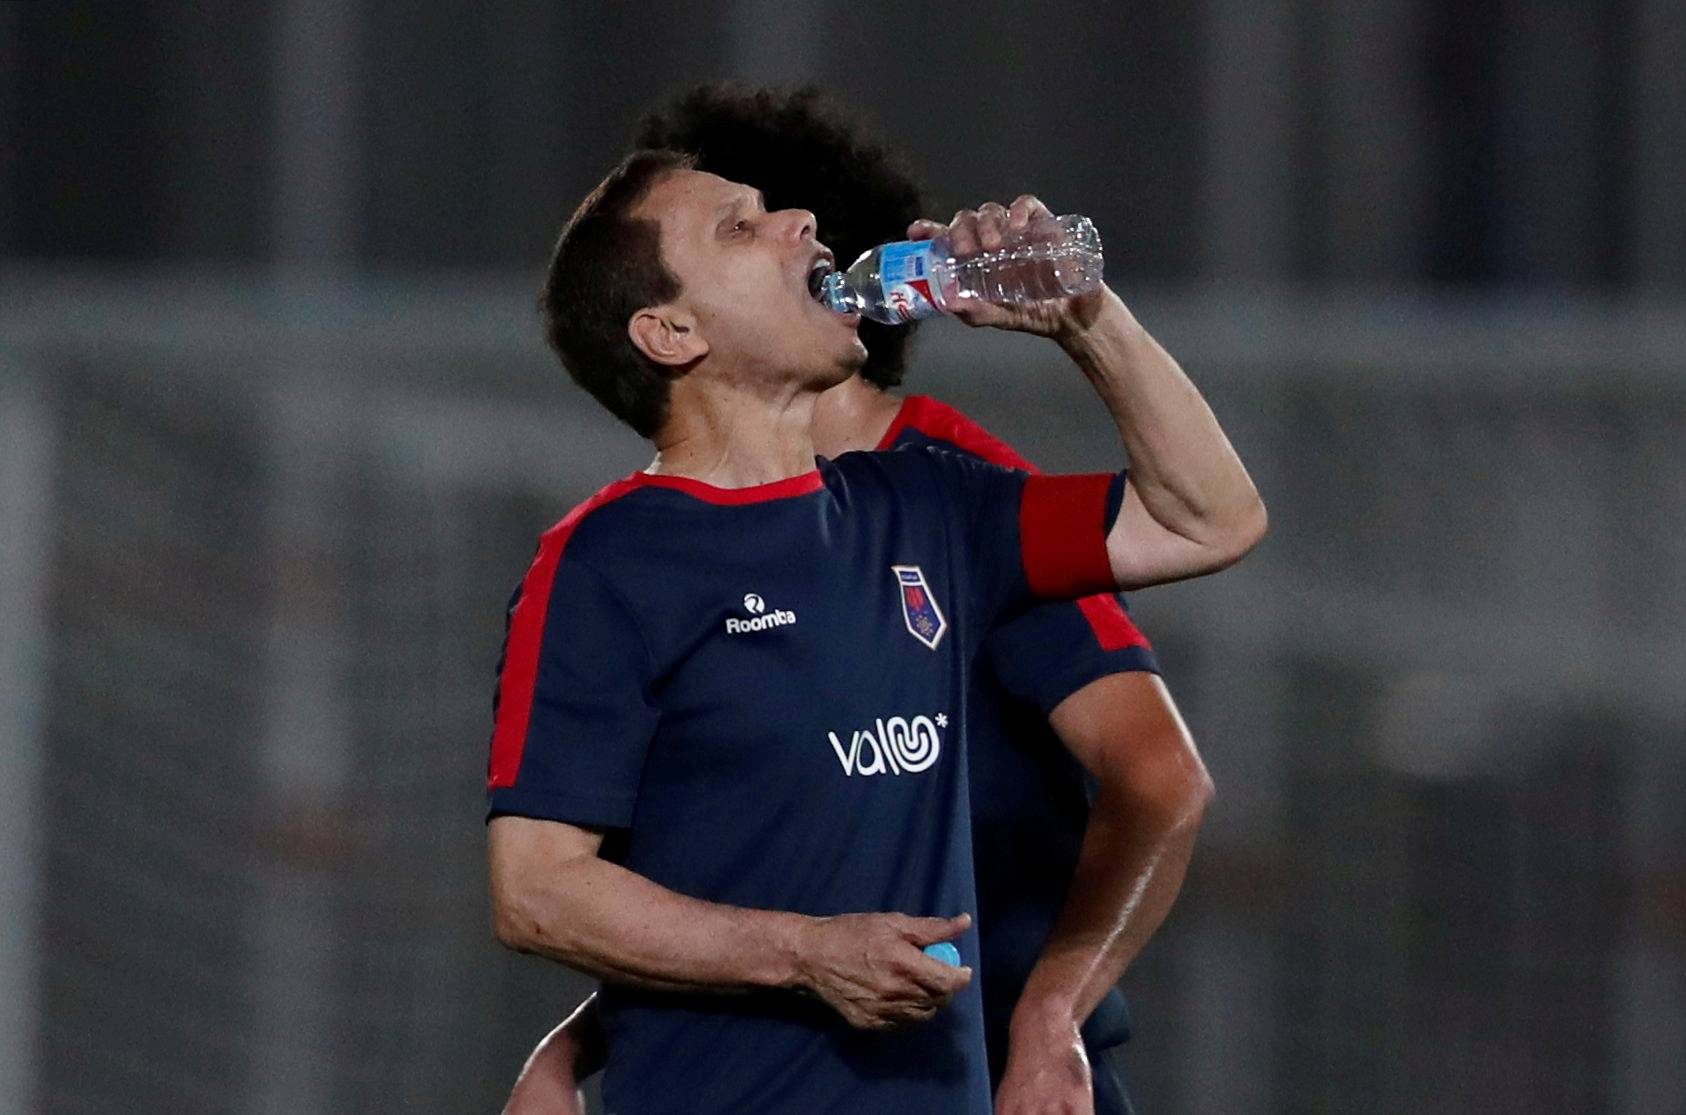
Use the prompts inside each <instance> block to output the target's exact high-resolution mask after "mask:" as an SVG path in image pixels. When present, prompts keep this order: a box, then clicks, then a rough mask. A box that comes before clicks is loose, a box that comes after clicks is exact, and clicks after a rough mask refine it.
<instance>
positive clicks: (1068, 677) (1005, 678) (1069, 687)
mask: <svg viewBox="0 0 1686 1115" xmlns="http://www.w3.org/2000/svg"><path fill="white" fill-rule="evenodd" d="M984 655H985V661H986V662H987V663H988V667H989V669H990V672H991V673H992V674H993V676H994V677H995V679H996V681H997V682H999V683H1000V685H1001V687H1002V688H1003V689H1004V690H1006V691H1007V692H1008V693H1011V694H1012V695H1013V696H1015V697H1017V698H1019V699H1020V700H1022V701H1027V702H1029V703H1031V704H1033V705H1035V706H1036V707H1037V708H1039V709H1041V710H1042V712H1043V713H1044V714H1047V713H1049V712H1052V711H1053V710H1054V708H1055V707H1056V706H1057V705H1058V704H1059V703H1060V702H1061V701H1063V700H1065V699H1066V698H1067V697H1069V696H1071V695H1072V694H1073V693H1075V692H1077V691H1078V690H1079V689H1082V688H1083V687H1084V686H1086V685H1088V684H1089V683H1090V682H1092V681H1097V680H1099V679H1100V678H1103V677H1107V676H1109V675H1111V674H1124V673H1140V672H1147V673H1155V674H1157V673H1158V672H1159V663H1158V660H1157V659H1156V658H1155V657H1154V653H1153V646H1152V644H1150V643H1149V642H1148V639H1147V636H1145V635H1143V634H1142V632H1141V630H1140V629H1139V628H1138V627H1137V626H1136V624H1135V622H1134V621H1133V620H1132V619H1131V618H1130V614H1129V612H1128V611H1127V610H1126V609H1125V606H1124V598H1123V597H1122V596H1115V595H1099V596H1086V597H1084V598H1083V599H1082V600H1078V601H1074V602H1072V603H1069V604H1043V605H1041V606H1039V607H1036V608H1032V609H1031V610H1030V611H1028V612H1026V613H1025V614H1024V615H1022V616H1019V617H1018V618H1017V619H1014V620H1013V621H1012V622H1010V623H1007V624H1004V625H1002V626H1001V627H999V628H997V629H996V630H995V631H993V632H992V633H991V634H990V636H989V638H988V639H987V640H986V642H985V643H984Z"/></svg>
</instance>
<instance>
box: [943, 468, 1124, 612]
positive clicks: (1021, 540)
mask: <svg viewBox="0 0 1686 1115" xmlns="http://www.w3.org/2000/svg"><path fill="white" fill-rule="evenodd" d="M926 452H927V454H928V455H929V458H930V459H931V461H932V462H933V465H934V467H935V468H936V470H937V473H938V475H939V477H940V478H941V480H942V482H943V484H944V486H945V487H946V488H947V489H948V490H949V492H950V494H951V497H952V498H953V499H954V500H955V502H956V504H957V506H958V507H959V509H960V519H961V522H962V529H963V531H964V532H965V538H964V541H965V545H966V550H967V564H968V566H969V568H970V570H971V576H972V582H973V589H974V601H973V602H974V604H975V605H976V606H977V607H978V608H980V609H981V612H980V615H982V616H983V617H984V618H985V619H986V621H988V622H991V623H993V622H994V621H995V620H997V619H999V618H1001V617H1003V616H1004V615H1007V614H1010V613H1014V612H1017V611H1020V610H1022V609H1024V608H1025V607H1028V606H1029V605H1031V604H1032V603H1034V602H1036V601H1039V600H1075V599H1077V598H1078V597H1080V596H1085V595H1088V594H1091V593H1095V592H1105V591H1110V590H1111V589H1113V588H1114V587H1115V581H1114V577H1113V574H1112V564H1111V561H1110V559H1109V558H1108V557H1107V552H1106V536H1107V532H1108V531H1109V530H1110V529H1111V528H1112V523H1113V521H1114V520H1115V519H1116V518H1117V517H1118V510H1119V507H1120V505H1121V503H1122V500H1123V495H1124V474H1123V473H1118V474H1111V473H1101V474H1096V475H1076V476H1043V475H1034V474H1030V473H1026V472H1024V471H1023V470H1019V469H1010V468H1005V467H1002V466H1000V465H995V464H990V463H988V462H985V461H980V460H978V459H976V458H974V457H970V456H965V455H961V454H958V453H952V452H946V451H943V450H940V449H931V450H927V451H926Z"/></svg>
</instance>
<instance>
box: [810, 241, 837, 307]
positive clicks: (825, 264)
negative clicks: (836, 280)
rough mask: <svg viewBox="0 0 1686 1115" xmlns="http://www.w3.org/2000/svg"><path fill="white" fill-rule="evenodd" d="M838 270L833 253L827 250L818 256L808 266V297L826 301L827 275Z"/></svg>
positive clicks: (817, 300)
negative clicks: (832, 256)
mask: <svg viewBox="0 0 1686 1115" xmlns="http://www.w3.org/2000/svg"><path fill="white" fill-rule="evenodd" d="M835 270H837V264H836V262H835V261H834V260H833V259H832V258H831V253H830V252H826V253H824V254H822V255H819V256H816V257H815V258H814V262H813V263H811V264H810V265H809V266H808V297H809V298H812V299H813V300H814V301H816V302H821V303H823V302H824V301H825V280H826V276H827V275H830V274H831V273H832V272H833V271H835Z"/></svg>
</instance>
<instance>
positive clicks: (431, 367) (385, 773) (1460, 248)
mask: <svg viewBox="0 0 1686 1115" xmlns="http://www.w3.org/2000/svg"><path fill="white" fill-rule="evenodd" d="M726 77H737V78H741V79H745V80H750V81H765V82H777V83H785V84H795V83H801V82H807V81H814V82H818V83H820V84H822V85H824V86H826V87H828V88H830V89H832V90H834V91H835V92H836V93H838V94H839V95H840V96H841V97H842V98H844V99H845V100H846V101H847V102H848V103H850V104H852V105H853V106H855V107H857V108H858V109H859V110H860V112H861V113H862V114H863V115H865V116H866V118H867V119H868V120H870V121H872V122H873V123H874V124H875V126H876V129H877V131H878V133H879V134H880V135H881V137H882V138H883V139H884V140H885V142H886V143H887V144H888V145H889V146H890V147H892V148H893V149H895V150H897V151H899V152H900V153H901V154H902V155H903V157H904V159H905V161H906V162H907V164H908V165H909V166H910V167H911V168H912V169H913V170H914V172H915V173H916V175H917V176H918V177H919V178H920V180H921V181H922V183H923V185H924V186H925V188H926V190H927V192H928V195H929V196H930V197H932V198H934V199H937V201H938V203H939V205H938V211H937V212H936V213H935V214H934V215H937V216H946V215H947V214H948V213H949V212H952V210H953V209H954V208H957V207H958V206H960V205H963V204H965V205H970V204H976V203H977V202H979V201H982V200H985V199H991V198H997V199H1002V200H1007V199H1010V198H1011V197H1012V196H1014V195H1016V194H1018V193H1019V192H1021V191H1025V190H1032V191H1035V192H1037V193H1039V194H1040V195H1041V196H1042V197H1043V198H1045V199H1047V200H1048V201H1049V203H1050V204H1051V205H1052V206H1053V207H1054V209H1055V210H1056V211H1058V212H1069V211H1077V212H1084V213H1089V214H1091V215H1093V216H1094V217H1095V218H1096V221H1097V223H1098V225H1099V227H1100V229H1101V231H1102V233H1103V235H1104V236H1105V239H1106V245H1107V254H1108V262H1109V267H1108V278H1109V281H1110V282H1112V283H1113V285H1114V286H1115V287H1117V288H1118V289H1119V290H1120V291H1121V293H1123V294H1124V296H1125V297H1126V299H1127V300H1128V301H1129V302H1130V303H1131V305H1132V306H1133V308H1134V309H1135V310H1136V312H1137V314H1138V316H1140V317H1141V319H1142V320H1143V321H1144V322H1145V323H1146V324H1147V325H1148V327H1149V328H1150V329H1152V330H1153V331H1154V332H1155V333H1156V334H1157V335H1158V336H1159V337H1160V338H1161V339H1162V340H1163V341H1164V342H1165V343H1166V344H1167V346H1168V347H1169V348H1170V349H1171V350H1172V351H1173V352H1174V353H1176V354H1177V355H1178V356H1179V357H1180V358H1181V359H1182V361H1183V363H1184V365H1185V366H1186V367H1187V368H1188V370H1189V371H1190V373H1191V375H1192V376H1193V377H1194V379H1195V380H1196V381H1197V382H1198V383H1199V384H1200V385H1201V386H1202V387H1203V389H1204V390H1205V391H1206V392H1207V394H1208V397H1209V398H1210V399H1211V401H1212V402H1213V405H1214V407H1215V409H1216V410H1217V411H1218V413H1219V415H1220V417H1221V418H1222V420H1223V421H1224V423H1225V425H1226V427H1227V428H1228V430H1229V431H1230V434H1231V437H1232V439H1233V440H1234V441H1235V442H1236V444H1237V446H1238V448H1239V449H1240V451H1241V453H1242V456H1243V457H1244V458H1245V460H1246V461H1247V463H1248V464H1249V466H1250V467H1251V469H1252V471H1253V474H1254V476H1255V478H1256V480H1257V482H1258V484H1259V487H1260V489H1261V490H1262V491H1263V493H1264V495H1265V498H1266V500H1267V502H1268V503H1269V505H1270V509H1271V522H1272V531H1271V536H1270V538H1269V539H1268V540H1267V542H1266V544H1265V545H1264V546H1263V547H1262V548H1261V549H1260V550H1259V551H1258V552H1257V553H1256V554H1255V555H1254V556H1253V557H1251V558H1250V559H1249V560H1248V561H1247V562H1245V563H1244V564H1243V565H1241V566H1239V567H1238V568H1236V569H1234V570H1232V571H1230V572H1227V573H1224V574H1223V575H1221V576H1219V577H1216V578H1212V579H1208V580H1203V581H1198V582H1195V583H1192V584H1187V585H1181V586H1175V587H1171V588H1167V589H1160V590H1153V591H1149V592H1145V593H1142V594H1139V595H1138V596H1137V597H1136V598H1135V601H1134V605H1135V609H1136V613H1137V618H1138V620H1139V621H1140V622H1141V624H1142V626H1143V627H1144V628H1145V629H1146V630H1147V631H1148V633H1149V634H1150V635H1151V636H1152V638H1153V639H1154V641H1155V643H1156V644H1157V646H1158V649H1159V651H1160V657H1161V660H1162V661H1163V663H1164V664H1165V668H1166V675H1167V679H1168V681H1169V682H1170V685H1171V688H1172V690H1173V692H1174V693H1175V694H1176V696H1177V698H1178V700H1179V701H1180V703H1181V704H1182V707H1183V709H1184V710H1185V712H1186V714H1187V717H1188V720H1189V722H1190V724H1191V726H1192V728H1193V729H1194V733H1195V735H1196V737H1197V738H1198V740H1199V742H1200V745H1201V747H1202V750H1203V752H1204V754H1205V757H1206V759H1207V762H1208V764H1209V766H1210V768H1211V771H1212V773H1213V776H1214V778H1215V780H1216V783H1217V787H1218V796H1217V800H1216V802H1215V804H1214V806H1213V808H1212V810H1211V811H1210V813H1209V814H1208V820H1207V822H1206V827H1205V830H1204V834H1203V836H1202V844H1201V849H1200V851H1199V852H1198V853H1197V856H1196V860H1195V864H1194V868H1193V872H1192V875H1191V877H1190V879H1189V883H1188V886H1187V889H1186V892H1185V893H1184V896H1183V898H1182V900H1181V902H1180V905H1179V906H1178V908H1177V909H1176V911H1175V912H1174V913H1173V914H1172V916H1171V919H1170V921H1169V922H1168V923H1167V925H1166V926H1165V928H1164V930H1163V931H1162V932H1161V933H1160V934H1159V936H1158V938H1157V939H1156V940H1155V941H1154V943H1153V944H1152V945H1151V946H1150V947H1149V949H1148V950H1147V952H1146V953H1145V954H1144V955H1143V957H1142V958H1141V959H1140V961H1139V962H1138V963H1137V964H1136V965H1135V966H1134V967H1133V968H1132V970H1131V971H1130V972H1129V973H1128V975H1127V978H1126V981H1125V986H1126V989H1127V991H1128V992H1129V993H1130V994H1131V996H1132V999H1133V1004H1134V1008H1135V1012H1136V1015H1137V1022H1138V1031H1139V1036H1138V1037H1137V1039H1136V1040H1135V1041H1133V1042H1132V1043H1131V1044H1130V1045H1129V1046H1128V1047H1127V1049H1126V1051H1125V1054H1124V1061H1125V1064H1126V1065H1127V1071H1128V1072H1129V1074H1130V1075H1131V1076H1132V1077H1133V1078H1134V1080H1135V1081H1136V1084H1137V1087H1138V1089H1139V1092H1140V1095H1141V1098H1142V1100H1143V1101H1144V1104H1143V1106H1144V1110H1145V1111H1146V1112H1149V1113H1160V1115H1169V1113H1218V1115H1227V1113H1233V1112H1255V1111H1282V1112H1309V1111H1320V1112H1350V1111H1356V1110H1369V1111H1379V1112H1406V1111H1412V1112H1415V1111H1419V1110H1424V1109H1428V1110H1435V1111H1448V1112H1451V1111H1456V1112H1477V1111H1479V1112H1497V1111H1505V1112H1509V1111H1516V1112H1523V1111H1527V1112H1542V1111H1553V1112H1556V1111H1563V1112H1581V1113H1585V1112H1610V1113H1629V1115H1657V1113H1665V1115H1667V1113H1675V1112H1681V1111H1686V1098H1683V1097H1686V453H1683V452H1682V446H1683V443H1686V2H1683V0H1581V2H1574V3H1568V2H1556V0H1553V2H1536V3H1522V2H1519V0H1507V2H1487V3H1480V2H1476V3H1471V2H1469V0H1178V2H1167V3H1158V4H1145V3H1142V4H1096V3H1094V2H1093V0H1041V2H1039V3H1037V4H1034V5H1028V6H1027V5H1023V4H1007V3H1001V2H996V0H984V2H978V3H972V4H967V5H958V4H954V5H910V6H908V7H907V8H906V9H897V8H891V7H890V6H888V5H875V4H861V5H854V6H850V7H845V6H843V5H837V4H830V3H822V2H818V0H739V2H736V3H722V4H712V5H710V4H693V3H683V2H679V0H653V2H649V3H641V4H572V3H539V2H529V3H517V2H512V0H494V2H490V3H467V2H455V0H453V2H438V0H435V2H429V3H397V2H394V0H276V2H272V3H268V4H241V5H205V4H199V3H190V2H187V0H146V2H131V3H122V4H117V3H108V4H85V3H52V2H41V3H33V2H25V3H16V2H14V3H0V852H3V855H0V1111H8V1112H10V1111H16V1112H25V1111H31V1112H33V1111H41V1112H67V1113H68V1112H108V1111H146V1112H154V1111H156V1112H200V1111H206V1112H210V1111H231V1112H235V1111H237V1112H255V1113H266V1115H268V1113H274V1115H283V1113H286V1115H294V1113H297V1115H306V1113H312V1112H342V1111H343V1112H351V1111H379V1110H404V1111H418V1112H420V1111H438V1112H461V1111H489V1110H494V1109H495V1108H496V1106H497V1104H498V1103H499V1102H500V1101H501V1099H502V1096H503V1095H504V1093H505V1091H506V1089H507V1087H508V1085H509V1083H510V1082H511V1081H512V1079H513V1077H514V1074H515V1072H516V1070H517V1069H518V1067H519V1066H520V1063H521V1060H522V1058H523V1056H524V1054H525V1052H526V1051H527V1049H528V1048H529V1047H530V1045H531V1043H532V1042H533V1041H534V1040H536V1039H537V1038H538V1037H539V1035H540V1034H541V1033H542V1032H543V1031H544V1030H545V1029H546V1028H547V1027H548V1026H549V1025H550V1024H551V1023H552V1022H553V1021H555V1020H556V1019H557V1018H558V1017H559V1016H560V1015H561V1013H563V1012H564V1011H565V1010H566V1009H567V1008H568V1007H570V1006H571V1005H572V1003H573V1002H574V1001H575V998H576V996H577V994H578V993H579V989H580V986H581V984H580V981H578V980H577V979H575V978H573V977H571V976H570V975H569V974H568V973H566V972H564V971H563V970H561V969H560V968H558V967H557V966H555V965H552V964H548V963H546V962H542V961H538V960H534V959H526V958H520V957H515V956H513V955H510V954H507V953H505V952H504V951H502V950H500V949H499V947H498V946H497V945H496V944H495V943H494V941H493V938H492V935H491V931H490V926H489V915H488V909H487V901H486V897H485V882H484V868H483V843H484V837H483V828H482V811H483V796H482V786H483V779H484V769H485V761H486V745H487V738H488V733H489V726H490V696H491V684H492V669H493V665H494V662H495V660H496V657H497V652H498V644H499V639H500V637H501V631H502V619H503V616H502V612H503V608H504V604H505V601H506V600H507V597H508V593H509V591H510V589H511V587H512V586H513V585H514V584H515V582H516V581H517V580H518V578H519V577H520V575H521V573H522V571H523V570H524V568H525V566H526V563H527V561H528V560H529V558H530V556H531V554H532V550H533V545H534V541H535V539H536V536H537V534H538V533H539V532H540V531H541V530H543V529H544V528H545V527H547V526H548V525H549V524H551V523H552V522H554V521H555V520H556V519H557V518H559V517H560V516H561V515H562V514H563V513H564V512H566V511H567V510H568V508H570V507H571V506H572V505H573V504H574V503H575V502H576V501H578V500H579V499H581V498H583V497H584V496H586V495H588V494H589V493H591V492H593V491H595V490H596V489H598V488H599V487H601V486H602V485H603V484H605V483H607V482H608V481H610V480H613V479H616V478H618V477H620V476H622V475H624V474H626V473H627V472H629V471H631V470H633V469H635V468H638V467H641V466H642V465H643V464H644V463H645V461H646V458H647V452H646V450H645V448H644V447H643V445H642V444H641V443H639V442H638V441H637V440H636V439H635V438H634V437H633V436H632V435H631V434H630V433H628V432H626V431H624V430H622V429H619V428H617V427H616V426H615V424H614V423H613V422H612V421H611V420H610V419H608V418H607V417H606V416H605V415H603V414H601V413H599V411H598V409H597V407H596V406H595V404H593V403H591V401H590V400H589V399H588V398H587V397H586V396H584V395H583V394H582V393H581V392H579V391H577V390H576V389H574V388H573V387H572V386H571V385H570V384H569V383H567V382H566V380H565V377H564V376H563V374H562V372H561V371H560V369H559V368H558V367H557V366H556V365H555V363H554V361H553V360H552V359H551V358H550V356H549V355H548V353H547V352H546V350H545V349H544V347H543V344H542V340H541V337H540V332H539V327H538V322H537V317H536V314H535V312H534V309H533V304H534V299H535V296H536V292H537V287H538V282H539V276H540V275H541V273H542V270H543V267H544V263H545V260H546V258H547V255H548V251H549V247H550V243H551V240H552V238H553V237H554V235H555V232H556V230H557V228H558V227H559V225H560V222H561V220H562V219H563V217H565V216H566V214H567V212H568V211H569V210H570V209H571V208H572V207H573V205H574V203H575V202H576V201H577V199H578V198H579V197H580V196H581V195H582V194H583V192H584V191H585V190H586V189H587V188H588V187H589V186H590V185H591V184H592V183H594V182H595V181H596V180H597V178H598V177H599V176H600V175H601V174H602V173H603V172H604V171H605V170H606V169H607V167H608V166H609V165H610V163H611V162H612V161H613V160H614V158H615V157H616V156H617V154H618V153H619V151H620V149H621V148H622V146H623V145H624V143H625V142H626V140H627V138H628V137H629V136H630V134H631V132H632V130H633V128H634V126H635V125H636V123H637V122H638V120H639V118H640V116H641V114H642V113H643V112H644V111H645V110H646V109H647V108H649V107H650V106H651V105H652V104H654V103H656V102H658V101H660V100H663V99H665V98H666V97H668V96H669V95H671V94H674V93H677V92H679V91H680V90H682V89H683V88H685V87H687V86H689V85H690V84H692V83H695V82H699V81H705V80H715V79H720V78H726ZM821 234H822V238H823V234H824V230H823V229H822V230H821ZM911 367H912V368H913V372H912V374H911V375H910V377H909V386H910V388H912V389H914V390H917V391H921V392H928V393H931V394H935V395H937V396H939V397H942V398H945V399H947V400H949V401H952V402H954V403H956V404H958V405H959V406H961V407H962V408H963V409H965V410H967V411H969V412H971V413H972V414H973V415H974V416H975V417H977V418H978V419H979V420H981V421H982V422H984V423H985V424H986V425H987V426H990V427H992V428H993V429H994V430H995V431H996V432H998V433H999V434H1001V435H1003V436H1005V437H1007V438H1008V439H1009V440H1011V441H1013V442H1015V443H1017V444H1018V445H1019V446H1020V447H1021V448H1022V449H1023V450H1024V451H1025V452H1026V454H1027V455H1028V456H1030V457H1031V458H1032V459H1034V460H1037V461H1038V462H1039V463H1041V464H1043V465H1044V466H1046V467H1050V468H1059V469H1092V468H1104V467H1107V466H1108V465H1109V462H1111V461H1112V460H1113V457H1114V454H1115V449H1114V448H1113V439H1112V435H1110V434H1109V425H1108V423H1107V420H1106V418H1105V416H1104V413H1103V412H1102V410H1101V408H1100V407H1099V406H1098V405H1097V404H1096V403H1095V401H1094V400H1093V399H1092V397H1091V396H1090V394H1089V391H1088V388H1087V387H1086V386H1085V385H1084V384H1083V382H1082V381H1081V378H1080V377H1079V376H1077V375H1076V374H1075V373H1074V372H1073V371H1072V370H1071V369H1070V368H1069V367H1067V366H1065V365H1064V363H1063V361H1062V359H1060V358H1059V357H1058V354H1057V353H1055V352H1053V350H1052V349H1051V348H1050V347H1049V346H1046V345H1038V344H1036V343H1034V342H1031V341H1027V340H1025V339H1023V338H1017V337H1003V336H996V335H984V334H982V333H972V332H969V331H967V330H965V329H963V328H961V327H959V326H957V325H954V324H952V323H948V324H945V323H941V322H939V323H935V324H933V325H931V326H928V327H927V328H926V329H925V330H924V331H923V333H922V335H921V337H920V338H919V339H918V340H917V341H916V343H915V352H914V355H913V358H912V361H911Z"/></svg>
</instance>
